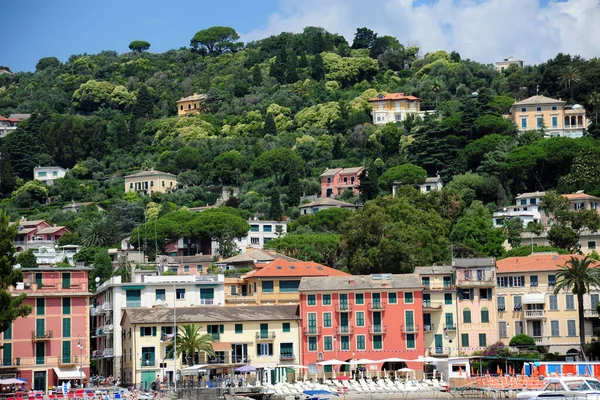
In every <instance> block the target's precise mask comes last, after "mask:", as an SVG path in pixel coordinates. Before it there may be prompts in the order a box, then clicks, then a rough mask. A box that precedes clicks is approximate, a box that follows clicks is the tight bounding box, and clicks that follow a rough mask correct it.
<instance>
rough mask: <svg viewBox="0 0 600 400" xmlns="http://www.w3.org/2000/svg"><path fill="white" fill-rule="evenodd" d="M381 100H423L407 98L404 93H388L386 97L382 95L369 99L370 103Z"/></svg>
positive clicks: (412, 97) (413, 97)
mask: <svg viewBox="0 0 600 400" xmlns="http://www.w3.org/2000/svg"><path fill="white" fill-rule="evenodd" d="M381 100H421V99H420V98H418V97H415V96H406V95H405V94H404V93H388V94H386V95H382V94H380V95H379V96H377V97H374V98H372V99H369V101H381Z"/></svg>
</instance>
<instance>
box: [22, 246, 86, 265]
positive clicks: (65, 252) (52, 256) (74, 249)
mask: <svg viewBox="0 0 600 400" xmlns="http://www.w3.org/2000/svg"><path fill="white" fill-rule="evenodd" d="M79 249H80V246H77V245H74V244H71V245H65V246H60V247H59V246H42V247H40V248H38V249H36V250H34V252H33V255H34V256H35V261H36V262H37V264H38V266H53V265H56V263H60V262H68V263H69V264H71V265H75V261H74V260H73V257H75V254H77V253H79Z"/></svg>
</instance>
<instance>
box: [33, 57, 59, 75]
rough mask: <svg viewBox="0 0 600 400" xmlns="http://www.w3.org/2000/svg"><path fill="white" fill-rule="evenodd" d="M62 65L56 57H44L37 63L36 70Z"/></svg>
mask: <svg viewBox="0 0 600 400" xmlns="http://www.w3.org/2000/svg"><path fill="white" fill-rule="evenodd" d="M56 67H60V61H59V59H58V58H56V57H44V58H40V61H38V63H37V64H36V65H35V71H36V72H39V71H43V70H45V69H46V68H56Z"/></svg>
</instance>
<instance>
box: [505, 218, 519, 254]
mask: <svg viewBox="0 0 600 400" xmlns="http://www.w3.org/2000/svg"><path fill="white" fill-rule="evenodd" d="M502 227H503V228H504V232H505V234H506V239H507V240H508V244H509V245H510V247H511V248H513V249H514V248H517V247H519V246H521V233H522V232H523V221H522V220H521V218H519V217H516V218H506V219H505V220H504V223H503V224H502Z"/></svg>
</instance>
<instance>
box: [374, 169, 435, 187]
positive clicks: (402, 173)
mask: <svg viewBox="0 0 600 400" xmlns="http://www.w3.org/2000/svg"><path fill="white" fill-rule="evenodd" d="M426 178H427V171H425V170H424V169H423V168H421V167H419V166H417V165H414V164H410V163H407V164H402V165H398V166H395V167H392V168H390V169H388V170H387V171H385V172H384V173H383V175H381V177H380V178H379V185H380V186H381V187H383V188H385V189H387V190H390V189H391V187H392V185H393V184H394V182H399V183H400V184H401V185H420V184H422V183H424V182H425V179H426Z"/></svg>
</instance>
